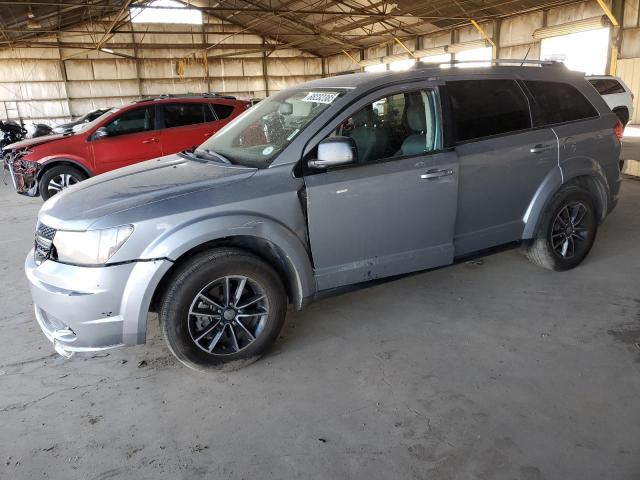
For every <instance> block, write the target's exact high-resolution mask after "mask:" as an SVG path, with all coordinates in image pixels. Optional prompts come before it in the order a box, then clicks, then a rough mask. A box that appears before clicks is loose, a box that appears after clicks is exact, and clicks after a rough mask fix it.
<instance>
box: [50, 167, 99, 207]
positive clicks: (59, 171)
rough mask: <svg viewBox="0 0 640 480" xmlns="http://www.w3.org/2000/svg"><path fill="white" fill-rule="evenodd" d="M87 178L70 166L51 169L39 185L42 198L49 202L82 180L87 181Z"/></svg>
mask: <svg viewBox="0 0 640 480" xmlns="http://www.w3.org/2000/svg"><path fill="white" fill-rule="evenodd" d="M86 178H87V176H86V175H85V174H84V173H82V172H81V171H80V170H78V169H77V168H75V167H70V166H69V165H59V166H57V167H53V168H50V169H49V170H47V171H46V172H44V174H43V175H42V177H40V182H39V184H38V189H39V190H40V196H41V197H42V199H43V200H45V201H46V200H49V199H50V198H51V197H53V196H54V195H55V194H56V193H58V192H60V191H62V190H64V189H65V188H67V187H70V186H71V185H75V184H76V183H78V182H81V181H82V180H85V179H86Z"/></svg>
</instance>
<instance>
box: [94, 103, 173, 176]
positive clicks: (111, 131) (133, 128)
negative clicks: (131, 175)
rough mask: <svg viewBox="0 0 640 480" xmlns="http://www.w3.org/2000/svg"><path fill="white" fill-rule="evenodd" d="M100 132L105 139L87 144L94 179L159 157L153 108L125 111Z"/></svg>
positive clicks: (158, 142)
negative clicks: (105, 134)
mask: <svg viewBox="0 0 640 480" xmlns="http://www.w3.org/2000/svg"><path fill="white" fill-rule="evenodd" d="M104 129H105V130H106V131H107V134H108V136H106V137H102V138H96V139H93V140H91V149H92V151H93V161H94V172H95V174H96V175H97V174H100V173H104V172H108V171H110V170H114V169H116V168H120V167H125V166H127V165H132V164H134V163H138V162H142V161H144V160H150V159H152V158H156V157H160V156H162V147H161V145H160V131H159V130H158V129H157V128H156V123H155V107H154V106H153V105H149V106H146V107H139V108H132V109H129V110H126V111H125V112H123V113H121V114H120V115H119V116H118V117H116V118H115V119H113V120H111V121H110V122H109V123H107V124H106V125H104Z"/></svg>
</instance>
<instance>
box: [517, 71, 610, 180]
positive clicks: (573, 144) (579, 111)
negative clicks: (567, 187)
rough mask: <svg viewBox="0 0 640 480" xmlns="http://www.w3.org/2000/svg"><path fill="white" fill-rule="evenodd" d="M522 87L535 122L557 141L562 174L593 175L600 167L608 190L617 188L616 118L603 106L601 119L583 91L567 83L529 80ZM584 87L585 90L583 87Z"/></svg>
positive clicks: (592, 93) (596, 98)
mask: <svg viewBox="0 0 640 480" xmlns="http://www.w3.org/2000/svg"><path fill="white" fill-rule="evenodd" d="M524 85H525V87H526V88H527V89H528V90H529V91H530V92H531V96H532V102H533V113H534V122H535V123H536V124H539V125H548V126H550V127H551V128H552V129H553V131H554V132H555V133H556V134H557V136H558V138H559V141H560V148H559V154H560V167H561V168H562V169H563V171H566V172H567V173H569V172H570V171H571V170H576V169H587V170H590V171H591V172H593V171H594V170H597V169H598V167H597V165H599V166H600V167H601V168H602V169H603V171H604V172H605V174H606V177H607V179H608V182H609V183H610V186H612V184H614V183H615V184H617V183H618V176H619V165H618V162H619V156H620V142H619V141H618V140H617V138H616V137H615V134H614V126H615V124H616V122H617V117H616V116H615V115H614V114H612V113H610V112H609V111H608V110H607V108H606V106H605V105H602V108H601V110H602V109H604V110H605V111H603V112H602V115H600V114H599V113H598V111H597V109H596V108H595V107H594V106H593V104H592V103H591V101H590V100H589V99H588V98H587V97H586V96H585V94H587V91H586V89H585V91H584V92H581V91H580V90H579V89H578V88H576V87H575V86H574V85H571V84H569V83H564V82H547V81H530V80H528V81H525V82H524ZM584 86H585V87H588V85H587V84H586V83H585V84H584ZM589 93H591V95H593V96H594V97H595V99H594V100H598V101H599V100H600V99H599V98H598V97H597V96H595V93H594V92H589ZM597 103H601V102H597ZM599 108H600V107H599Z"/></svg>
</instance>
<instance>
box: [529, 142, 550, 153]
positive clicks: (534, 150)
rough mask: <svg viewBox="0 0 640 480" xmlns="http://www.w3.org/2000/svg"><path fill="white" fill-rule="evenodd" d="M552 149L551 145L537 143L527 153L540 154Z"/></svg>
mask: <svg viewBox="0 0 640 480" xmlns="http://www.w3.org/2000/svg"><path fill="white" fill-rule="evenodd" d="M552 148H553V145H542V144H541V143H539V144H538V145H536V146H535V147H531V148H530V149H529V151H530V152H531V153H542V152H546V151H547V150H551V149H552Z"/></svg>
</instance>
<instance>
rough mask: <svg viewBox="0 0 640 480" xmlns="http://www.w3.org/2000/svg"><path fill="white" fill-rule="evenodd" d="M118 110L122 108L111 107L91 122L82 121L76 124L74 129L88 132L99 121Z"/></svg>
mask: <svg viewBox="0 0 640 480" xmlns="http://www.w3.org/2000/svg"><path fill="white" fill-rule="evenodd" d="M118 110H120V109H119V108H111V109H109V110H107V111H106V112H104V113H103V114H102V115H100V116H99V117H98V118H95V119H93V120H91V121H90V122H87V123H80V124H78V125H76V126H75V127H73V131H74V132H75V133H81V132H86V131H87V130H90V129H91V128H93V127H94V126H95V125H97V124H98V123H99V122H101V121H102V120H104V119H105V118H107V116H109V115H111V114H113V113H115V112H117V111H118Z"/></svg>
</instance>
